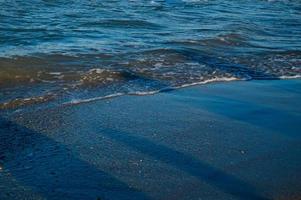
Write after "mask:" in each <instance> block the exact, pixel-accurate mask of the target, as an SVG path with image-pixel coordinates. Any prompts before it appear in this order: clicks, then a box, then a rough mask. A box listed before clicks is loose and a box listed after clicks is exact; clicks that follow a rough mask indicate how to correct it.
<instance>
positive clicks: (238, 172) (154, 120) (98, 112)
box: [0, 80, 301, 200]
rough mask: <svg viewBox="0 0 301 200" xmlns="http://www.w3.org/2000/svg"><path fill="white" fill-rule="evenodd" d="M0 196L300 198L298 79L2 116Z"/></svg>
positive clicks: (300, 105)
mask: <svg viewBox="0 0 301 200" xmlns="http://www.w3.org/2000/svg"><path fill="white" fill-rule="evenodd" d="M0 166H1V167H0V199H1V200H6V199H18V200H19V199H72V200H75V199H78V200H86V199H91V200H97V199H102V200H108V199H116V200H124V199H128V200H135V199H162V200H169V199H179V200H186V199H192V200H200V199H205V200H206V199H214V200H216V199H217V200H219V199H301V80H286V81H250V82H232V83H216V84H208V85H203V86H196V87H191V88H185V89H181V90H176V91H171V92H168V93H159V94H156V95H152V96H123V97H118V98H113V99H110V100H103V101H95V102H90V103H85V104H79V105H74V106H62V107H60V108H56V109H48V110H40V111H36V112H32V113H28V112H27V113H25V112H23V111H20V112H16V113H15V114H13V115H10V116H7V115H4V114H2V115H1V120H0Z"/></svg>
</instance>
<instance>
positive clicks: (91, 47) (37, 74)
mask: <svg viewBox="0 0 301 200" xmlns="http://www.w3.org/2000/svg"><path fill="white" fill-rule="evenodd" d="M300 76H301V2H300V1H297V0H296V1H293V0H269V1H268V0H245V1H237V0H227V1H224V0H223V1H222V0H110V1H108V0H71V1H67V0H26V1H21V0H0V109H21V108H24V107H32V106H56V105H62V104H73V103H81V102H87V101H92V100H97V99H106V98H110V97H115V96H120V95H125V94H131V95H146V94H154V93H156V92H164V91H169V90H173V89H177V88H181V87H185V86H189V85H195V84H203V83H209V82H215V81H234V80H258V79H265V80H270V79H283V78H297V77H300Z"/></svg>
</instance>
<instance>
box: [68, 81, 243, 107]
mask: <svg viewBox="0 0 301 200" xmlns="http://www.w3.org/2000/svg"><path fill="white" fill-rule="evenodd" d="M237 80H241V79H238V78H235V77H220V78H218V77H216V78H212V79H208V80H204V81H200V82H195V83H190V84H184V85H181V86H176V87H167V88H162V89H159V90H152V91H136V92H130V93H115V94H110V95H106V96H100V97H93V98H88V99H74V100H72V101H70V102H66V103H64V105H76V104H82V103H90V102H93V101H98V100H104V99H110V98H114V97H119V96H124V95H134V96H147V95H154V94H157V93H160V92H165V91H171V90H175V89H180V88H185V87H190V86H195V85H202V84H207V83H212V82H226V81H237Z"/></svg>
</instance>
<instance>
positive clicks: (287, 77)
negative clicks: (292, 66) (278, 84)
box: [279, 74, 301, 79]
mask: <svg viewBox="0 0 301 200" xmlns="http://www.w3.org/2000/svg"><path fill="white" fill-rule="evenodd" d="M279 78H280V79H296V78H301V75H299V74H298V75H293V76H280V77H279Z"/></svg>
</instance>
